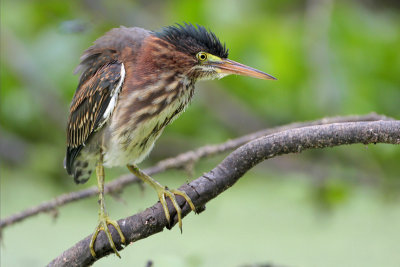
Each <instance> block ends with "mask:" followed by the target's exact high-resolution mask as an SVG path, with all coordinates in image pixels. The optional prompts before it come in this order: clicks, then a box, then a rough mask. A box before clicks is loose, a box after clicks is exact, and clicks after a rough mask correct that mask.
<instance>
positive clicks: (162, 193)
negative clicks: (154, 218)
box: [127, 165, 196, 232]
mask: <svg viewBox="0 0 400 267" xmlns="http://www.w3.org/2000/svg"><path fill="white" fill-rule="evenodd" d="M127 167H128V169H129V170H130V171H131V172H132V173H133V174H134V175H135V176H136V177H138V178H140V179H141V180H143V181H144V182H146V183H148V184H149V185H151V186H152V187H153V188H154V189H155V190H156V191H157V195H158V198H159V199H160V203H161V205H162V207H163V209H164V213H165V218H166V219H167V221H168V223H170V220H171V215H170V214H169V210H168V205H167V201H166V199H165V198H166V197H168V198H169V199H170V200H171V202H172V205H174V208H175V210H176V213H177V215H178V225H179V229H180V230H181V232H182V210H181V207H180V206H179V204H178V202H177V201H176V197H175V195H179V196H182V197H183V198H184V199H185V200H186V202H187V203H188V204H189V206H190V208H191V209H192V211H194V212H195V213H196V208H195V206H194V205H193V202H192V200H191V199H190V198H189V196H188V195H187V194H186V193H185V192H183V191H179V190H177V189H171V190H170V189H168V188H167V187H164V186H162V185H161V184H160V183H158V182H157V181H156V180H154V179H153V178H151V177H150V176H148V175H147V174H145V173H144V172H142V171H141V170H139V168H137V167H136V166H134V165H127Z"/></svg>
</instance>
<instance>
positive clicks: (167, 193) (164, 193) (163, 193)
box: [155, 184, 196, 233]
mask: <svg viewBox="0 0 400 267" xmlns="http://www.w3.org/2000/svg"><path fill="white" fill-rule="evenodd" d="M155 189H156V191H157V194H158V198H159V199H160V203H161V205H162V207H163V209H164V213H165V217H166V218H167V221H168V223H170V218H171V216H170V214H169V210H168V206H167V201H166V197H168V198H169V199H170V200H171V202H172V205H174V208H175V210H176V213H177V214H178V224H179V229H180V230H181V233H182V214H181V213H182V211H181V207H180V206H179V204H178V202H177V201H176V197H175V195H179V196H182V197H183V198H184V199H185V200H186V202H187V203H188V204H189V206H190V208H191V209H192V211H194V212H196V208H195V207H194V205H193V202H192V200H191V199H190V198H189V196H188V195H187V194H186V193H185V192H183V191H180V190H177V189H168V188H167V187H163V186H161V185H160V184H158V185H156V186H155Z"/></svg>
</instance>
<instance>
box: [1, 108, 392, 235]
mask: <svg viewBox="0 0 400 267" xmlns="http://www.w3.org/2000/svg"><path fill="white" fill-rule="evenodd" d="M378 120H393V119H392V118H389V117H386V116H383V115H378V114H376V113H370V114H367V115H362V116H359V115H355V116H345V117H331V118H324V119H320V120H316V121H310V122H297V123H291V124H288V125H284V126H279V127H275V128H271V129H265V130H261V131H258V132H255V133H251V134H248V135H244V136H241V137H239V138H236V139H232V140H229V141H227V142H224V143H221V144H216V145H207V146H203V147H200V148H198V149H196V150H192V151H188V152H185V153H182V154H180V155H178V156H176V157H171V158H168V159H165V160H162V161H160V162H158V163H157V164H156V165H154V166H153V167H150V168H148V169H146V170H144V172H146V173H147V174H148V175H153V174H156V173H160V172H163V171H166V170H168V169H178V168H182V167H184V166H187V165H188V164H192V163H194V162H196V161H198V160H199V159H202V158H205V157H210V156H214V155H217V154H221V153H224V152H226V151H229V150H232V149H234V148H237V147H239V146H241V145H243V144H245V143H247V142H249V141H251V140H254V139H256V138H259V137H261V136H266V135H269V134H272V133H276V132H281V131H284V130H288V129H294V128H300V127H306V126H312V125H322V124H329V123H339V122H356V121H378ZM137 182H140V180H138V179H137V178H136V177H135V176H133V175H132V174H125V175H122V176H120V177H119V178H117V179H115V180H113V181H111V182H109V183H107V184H106V185H105V188H104V191H105V193H106V194H109V193H113V192H118V191H120V190H121V189H123V188H124V187H125V186H128V185H130V184H134V183H137ZM97 195H98V189H97V186H92V187H90V188H87V189H83V190H79V191H76V192H71V193H67V194H62V195H60V196H58V197H56V198H54V199H52V200H50V201H46V202H43V203H42V204H40V205H38V206H34V207H31V208H28V209H26V210H24V211H21V212H18V213H16V214H13V215H11V216H9V217H6V218H4V219H2V220H0V232H1V230H2V229H4V228H5V227H7V226H9V225H12V224H14V223H17V222H20V221H22V220H24V219H27V218H29V217H32V216H34V215H37V214H39V213H44V212H51V211H54V210H55V209H56V208H57V207H60V206H63V205H66V204H68V203H71V202H74V201H78V200H81V199H84V198H88V197H92V196H97Z"/></svg>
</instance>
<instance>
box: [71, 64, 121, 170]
mask: <svg viewBox="0 0 400 267" xmlns="http://www.w3.org/2000/svg"><path fill="white" fill-rule="evenodd" d="M124 79H125V68H124V64H122V63H121V62H118V61H116V62H113V63H109V64H106V65H104V66H102V67H101V68H99V69H98V70H97V72H95V73H94V75H93V76H92V77H91V78H89V79H87V80H86V82H85V83H82V84H80V85H79V86H78V89H77V91H76V92H75V95H74V98H73V100H72V103H71V107H70V116H69V120H68V126H67V146H68V147H67V155H66V168H67V171H68V173H71V172H72V165H73V162H74V160H75V158H76V157H77V155H78V154H79V152H80V150H81V149H82V147H83V146H84V145H85V142H87V140H88V139H89V138H90V137H91V135H92V134H93V133H94V132H96V131H98V130H100V129H101V128H102V127H103V126H104V124H105V123H106V122H107V121H108V120H109V119H110V117H111V115H112V112H113V111H114V108H115V106H116V105H117V102H118V95H119V92H120V91H121V88H122V85H123V82H124Z"/></svg>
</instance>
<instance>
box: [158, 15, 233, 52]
mask: <svg viewBox="0 0 400 267" xmlns="http://www.w3.org/2000/svg"><path fill="white" fill-rule="evenodd" d="M196 26H197V28H196V27H195V26H193V25H192V24H188V23H186V22H185V23H184V24H183V25H181V24H176V25H174V26H168V27H165V28H163V29H162V30H161V31H160V32H156V33H155V35H156V36H157V37H159V38H161V39H163V40H165V41H167V42H170V43H172V44H173V45H175V46H176V47H178V48H179V49H181V50H182V51H183V52H186V53H189V54H192V55H196V54H197V53H198V52H200V51H203V52H207V53H210V54H213V55H215V56H218V57H220V58H228V49H227V48H226V46H225V44H222V43H221V41H220V40H219V39H218V37H217V36H215V34H214V33H213V32H211V31H208V30H207V29H206V28H204V27H203V26H200V25H198V24H196Z"/></svg>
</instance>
